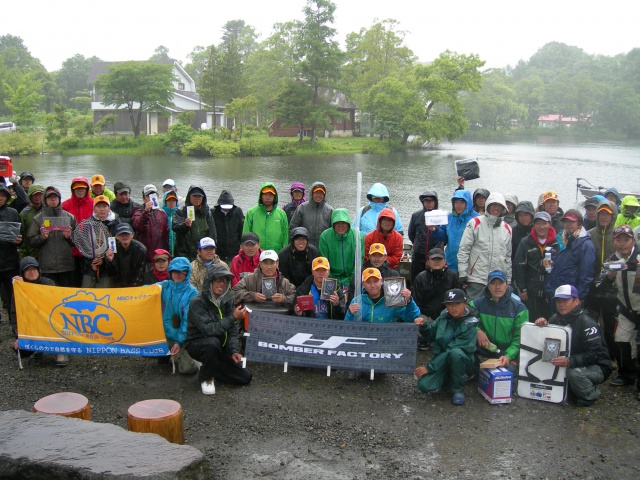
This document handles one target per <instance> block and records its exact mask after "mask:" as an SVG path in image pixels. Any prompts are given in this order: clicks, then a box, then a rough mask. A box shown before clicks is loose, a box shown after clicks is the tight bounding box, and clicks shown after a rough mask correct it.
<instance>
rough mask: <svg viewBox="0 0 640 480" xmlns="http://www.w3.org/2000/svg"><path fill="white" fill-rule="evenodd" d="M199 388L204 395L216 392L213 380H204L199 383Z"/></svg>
mask: <svg viewBox="0 0 640 480" xmlns="http://www.w3.org/2000/svg"><path fill="white" fill-rule="evenodd" d="M200 388H202V393H204V394H205V395H213V394H215V393H216V386H215V385H214V383H213V380H205V381H204V382H202V383H201V384H200Z"/></svg>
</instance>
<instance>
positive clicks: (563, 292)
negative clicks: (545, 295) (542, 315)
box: [553, 285, 580, 298]
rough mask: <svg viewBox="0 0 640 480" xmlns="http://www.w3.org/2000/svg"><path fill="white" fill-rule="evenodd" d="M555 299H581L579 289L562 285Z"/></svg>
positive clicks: (557, 290) (557, 289)
mask: <svg viewBox="0 0 640 480" xmlns="http://www.w3.org/2000/svg"><path fill="white" fill-rule="evenodd" d="M553 298H580V296H579V295H578V289H577V288H576V287H574V286H573V285H560V286H559V287H558V288H556V293H555V295H554V296H553Z"/></svg>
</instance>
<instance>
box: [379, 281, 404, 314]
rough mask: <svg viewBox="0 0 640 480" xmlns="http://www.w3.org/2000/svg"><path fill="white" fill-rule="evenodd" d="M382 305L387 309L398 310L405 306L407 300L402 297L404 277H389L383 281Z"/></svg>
mask: <svg viewBox="0 0 640 480" xmlns="http://www.w3.org/2000/svg"><path fill="white" fill-rule="evenodd" d="M383 285H384V303H385V305H386V306H387V307H392V308H400V307H405V306H406V305H407V300H406V299H405V298H404V297H403V296H402V290H403V289H404V288H405V285H406V284H405V279H404V277H391V278H385V279H384V284H383Z"/></svg>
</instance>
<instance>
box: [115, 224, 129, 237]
mask: <svg viewBox="0 0 640 480" xmlns="http://www.w3.org/2000/svg"><path fill="white" fill-rule="evenodd" d="M122 233H133V228H131V225H129V224H128V223H124V222H122V223H119V224H118V225H116V229H115V232H114V235H115V236H116V237H117V236H118V235H120V234H122Z"/></svg>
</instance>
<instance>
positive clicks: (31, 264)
mask: <svg viewBox="0 0 640 480" xmlns="http://www.w3.org/2000/svg"><path fill="white" fill-rule="evenodd" d="M25 258H27V257H25ZM29 258H32V259H33V260H34V261H33V262H25V264H24V265H21V267H22V268H20V272H21V273H22V272H24V271H25V270H26V269H27V268H29V267H36V268H37V269H38V270H40V265H38V262H37V261H36V259H35V258H33V257H29Z"/></svg>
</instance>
